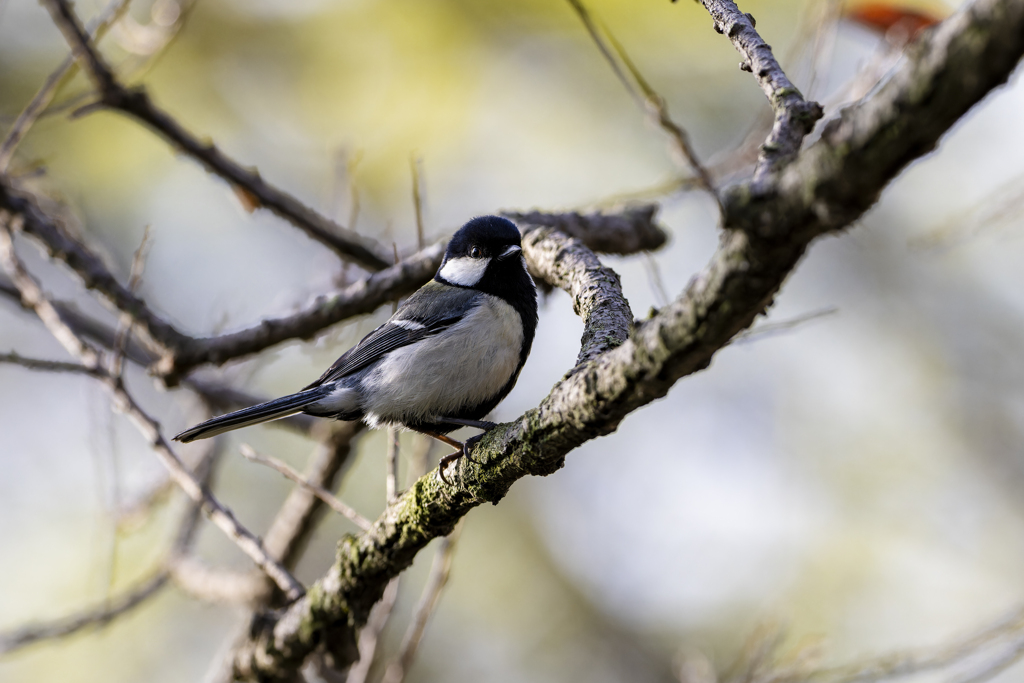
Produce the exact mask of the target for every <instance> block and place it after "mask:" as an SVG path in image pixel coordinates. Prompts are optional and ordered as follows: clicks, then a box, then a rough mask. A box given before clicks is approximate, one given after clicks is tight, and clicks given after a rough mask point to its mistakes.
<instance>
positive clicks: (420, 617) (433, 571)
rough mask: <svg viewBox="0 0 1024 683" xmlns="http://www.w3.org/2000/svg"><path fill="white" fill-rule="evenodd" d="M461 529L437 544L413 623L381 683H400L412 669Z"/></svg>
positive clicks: (456, 528)
mask: <svg viewBox="0 0 1024 683" xmlns="http://www.w3.org/2000/svg"><path fill="white" fill-rule="evenodd" d="M461 528H462V525H461V524H459V526H457V527H455V531H453V532H452V533H451V534H449V535H448V536H445V537H444V538H442V539H441V540H440V541H439V544H438V547H437V553H436V554H435V555H434V562H433V564H431V565H430V575H429V576H428V577H427V583H426V585H425V586H424V587H423V594H422V595H421V596H420V601H419V602H418V603H417V604H416V611H415V612H413V616H412V621H411V622H410V623H409V627H408V629H406V631H405V637H404V638H402V647H401V649H400V650H399V653H398V657H397V658H396V659H395V661H394V662H392V663H391V664H390V665H389V666H388V668H387V671H385V672H384V678H383V679H382V683H402V681H403V680H404V679H405V675H406V674H407V673H408V672H409V667H410V666H412V662H413V659H415V657H416V650H417V649H418V648H419V645H420V641H421V640H422V639H423V633H424V632H425V631H426V629H427V621H428V620H429V619H430V615H431V614H433V612H434V609H436V608H437V603H438V601H439V600H440V599H441V591H443V590H444V586H445V584H446V583H448V576H449V575H450V574H451V569H452V556H453V555H454V553H455V542H456V541H457V540H458V537H459V532H460V530H461Z"/></svg>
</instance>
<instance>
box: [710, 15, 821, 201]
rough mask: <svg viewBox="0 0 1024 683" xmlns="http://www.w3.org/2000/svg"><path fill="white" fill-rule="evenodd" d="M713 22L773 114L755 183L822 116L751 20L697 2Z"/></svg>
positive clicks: (791, 152)
mask: <svg viewBox="0 0 1024 683" xmlns="http://www.w3.org/2000/svg"><path fill="white" fill-rule="evenodd" d="M700 3H701V4H702V5H704V8H705V9H706V10H707V11H708V13H709V14H711V18H712V19H713V20H714V22H715V30H716V31H718V32H719V33H724V34H725V35H727V36H728V37H729V40H731V41H732V44H733V46H735V48H736V51H737V52H739V53H740V55H741V56H742V57H743V61H742V62H741V63H740V68H741V69H743V70H744V71H749V72H751V73H753V74H754V76H755V78H757V83H758V85H760V86H761V90H762V91H764V94H765V97H767V98H768V102H769V103H770V104H771V106H772V110H773V111H774V112H775V124H774V125H773V126H772V131H771V133H769V134H768V139H767V140H765V142H764V144H763V145H761V154H760V156H759V157H758V160H757V166H756V168H755V169H754V180H755V181H759V180H761V179H763V178H765V177H766V176H767V175H768V174H770V173H771V172H772V171H774V170H775V169H776V168H779V167H781V166H783V165H785V164H787V163H788V162H789V161H791V160H792V159H793V157H795V156H796V155H797V152H799V151H800V144H801V143H802V142H803V139H804V138H805V137H806V136H807V134H808V133H810V132H811V130H812V129H813V128H814V124H815V123H816V122H817V121H818V119H820V118H821V117H822V114H823V113H824V112H823V111H822V108H821V105H820V104H818V103H817V102H808V101H807V100H805V99H804V96H803V95H802V94H800V91H799V90H798V89H797V87H796V86H795V85H793V83H792V82H790V80H789V78H788V77H787V76H786V73H785V72H784V71H783V70H782V67H781V66H779V63H778V61H776V59H775V55H773V54H772V49H771V46H769V45H768V44H767V43H766V42H764V40H763V39H762V38H761V36H760V34H758V32H757V31H756V30H755V29H754V23H755V21H754V17H753V16H752V15H750V14H744V13H743V12H741V11H740V9H739V7H737V6H736V3H735V2H732V0H700Z"/></svg>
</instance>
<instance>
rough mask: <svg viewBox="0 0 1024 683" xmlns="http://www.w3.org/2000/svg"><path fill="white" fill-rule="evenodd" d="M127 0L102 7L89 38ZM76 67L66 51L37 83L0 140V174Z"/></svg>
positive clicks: (101, 31)
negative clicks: (54, 66)
mask: <svg viewBox="0 0 1024 683" xmlns="http://www.w3.org/2000/svg"><path fill="white" fill-rule="evenodd" d="M129 2H130V0H111V2H110V3H109V4H108V5H107V6H106V7H105V8H104V9H103V11H102V12H100V14H99V15H98V16H97V17H96V18H95V19H93V20H92V21H91V22H89V25H88V27H87V28H86V31H87V32H88V33H89V35H90V36H91V37H92V39H93V41H97V40H99V39H100V38H102V37H103V34H105V33H106V32H107V29H108V28H110V26H111V25H113V23H114V22H116V21H117V20H118V19H119V18H120V17H121V14H122V13H123V12H124V11H125V10H126V9H127V8H128V3H129ZM77 68H78V63H77V62H76V61H75V55H74V53H72V54H69V55H68V56H67V57H65V58H64V61H62V62H61V63H60V65H59V66H58V67H57V68H56V69H55V70H54V71H53V73H51V74H50V75H49V76H47V77H46V80H45V81H43V85H42V86H40V88H39V90H38V91H37V92H36V94H35V96H33V97H32V101H31V102H29V103H28V105H26V107H25V108H24V109H23V110H22V111H21V113H20V114H18V118H16V119H15V120H14V123H12V124H11V127H10V128H9V129H8V131H7V136H6V137H4V141H3V142H2V143H0V174H2V173H5V172H6V171H7V167H8V166H9V165H10V163H11V159H12V158H13V157H14V151H15V149H17V147H18V145H19V144H20V143H21V141H22V140H23V139H24V138H25V136H26V135H27V134H28V131H29V130H30V129H31V128H32V126H33V125H34V124H35V122H36V121H37V120H38V119H39V117H40V115H42V113H43V111H44V110H45V109H46V107H47V106H48V105H49V104H50V102H52V101H53V98H54V96H55V95H56V94H57V92H58V91H59V90H60V89H61V87H62V86H63V85H64V84H65V83H67V82H68V80H70V79H71V77H72V76H74V75H75V71H76V69H77Z"/></svg>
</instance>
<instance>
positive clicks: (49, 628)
mask: <svg viewBox="0 0 1024 683" xmlns="http://www.w3.org/2000/svg"><path fill="white" fill-rule="evenodd" d="M214 441H215V442H216V443H217V444H219V443H220V440H219V439H215V440H214ZM211 452H213V455H212V457H211V458H210V459H209V460H208V461H207V462H206V463H205V464H204V465H203V466H201V467H199V468H197V473H196V474H197V476H198V477H199V479H200V480H201V481H203V482H204V484H207V483H209V480H210V477H211V476H212V473H213V461H214V459H215V458H216V452H219V448H218V446H213V447H211ZM198 513H199V505H197V504H196V503H194V502H193V503H192V504H191V505H190V506H189V508H188V509H187V510H186V511H185V513H184V515H183V516H182V518H181V521H180V522H179V525H178V532H177V535H176V537H175V539H174V543H173V544H172V546H171V549H170V550H169V552H168V554H167V558H166V559H165V560H164V561H163V562H162V563H161V565H160V568H159V569H158V570H157V571H156V572H154V573H153V574H152V575H151V576H150V578H148V579H146V580H145V581H142V582H141V583H140V584H139V585H138V586H136V587H135V588H133V589H131V590H129V591H127V592H125V593H124V594H122V595H121V596H119V597H117V598H115V599H113V600H110V599H107V600H105V601H104V602H103V604H102V605H101V606H98V607H94V608H91V609H87V610H85V611H83V612H81V613H79V614H77V615H75V616H72V617H66V618H64V619H58V620H55V621H53V622H50V623H45V624H33V625H30V626H25V627H22V628H19V629H16V630H14V631H12V632H9V633H6V634H0V654H4V653H7V652H11V651H13V650H16V649H19V648H22V647H25V646H26V645H30V644H32V643H35V642H38V641H40V640H50V639H54V638H62V637H64V636H69V635H72V634H74V633H78V632H79V631H81V630H83V629H86V628H89V627H93V626H95V627H101V626H105V625H106V624H109V623H110V622H111V621H113V620H114V619H116V618H117V617H120V616H121V615H123V614H125V613H127V612H129V611H130V610H132V609H134V608H135V607H138V606H139V605H141V604H142V603H144V602H145V601H146V600H148V599H149V598H151V597H152V596H154V595H156V594H157V593H158V592H159V591H160V589H161V588H163V587H164V586H166V585H167V582H168V580H169V579H170V578H171V577H172V574H173V569H172V567H173V565H174V563H175V562H176V561H177V559H178V558H181V557H184V556H185V554H186V553H187V552H188V549H189V547H190V546H191V544H192V540H193V539H194V538H195V532H196V529H197V528H198V522H199V514H198Z"/></svg>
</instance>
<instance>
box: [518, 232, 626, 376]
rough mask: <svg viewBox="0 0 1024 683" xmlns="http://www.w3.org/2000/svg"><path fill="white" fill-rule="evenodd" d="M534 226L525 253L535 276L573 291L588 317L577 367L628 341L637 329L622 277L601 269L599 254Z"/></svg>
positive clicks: (581, 312) (580, 312) (577, 306)
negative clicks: (623, 290) (632, 332)
mask: <svg viewBox="0 0 1024 683" xmlns="http://www.w3.org/2000/svg"><path fill="white" fill-rule="evenodd" d="M529 227H530V226H528V225H527V226H526V230H525V232H526V237H524V238H523V253H525V254H526V261H527V263H528V264H529V266H530V272H531V273H532V274H533V275H534V276H536V277H539V278H541V279H543V280H544V281H545V282H547V283H549V284H551V285H553V286H555V287H560V288H561V289H564V290H565V291H566V292H568V293H569V296H570V297H572V304H573V310H575V312H576V315H578V316H580V317H581V318H583V326H584V329H583V340H582V342H581V344H580V353H579V356H578V357H577V358H576V365H577V366H579V365H581V364H582V363H584V362H586V361H588V360H593V359H595V358H597V357H598V356H600V355H601V354H602V353H604V352H605V351H607V350H608V349H613V348H615V347H616V346H619V345H620V344H622V343H623V342H624V341H626V339H628V338H629V333H630V331H631V330H632V329H633V311H632V310H630V308H629V302H627V301H626V298H625V297H624V296H623V295H622V284H621V283H620V282H619V276H618V274H617V273H616V272H615V271H614V270H612V269H611V268H605V267H604V266H602V265H601V262H600V261H599V260H598V259H597V257H596V256H594V252H592V251H590V250H589V249H587V248H586V247H585V246H583V243H582V242H580V241H579V240H576V239H572V238H570V237H566V236H565V235H563V234H561V233H559V232H557V231H555V230H553V229H552V228H536V229H532V230H530V229H529Z"/></svg>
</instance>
